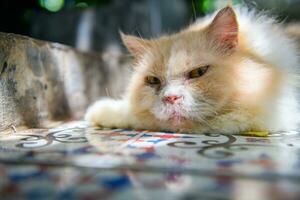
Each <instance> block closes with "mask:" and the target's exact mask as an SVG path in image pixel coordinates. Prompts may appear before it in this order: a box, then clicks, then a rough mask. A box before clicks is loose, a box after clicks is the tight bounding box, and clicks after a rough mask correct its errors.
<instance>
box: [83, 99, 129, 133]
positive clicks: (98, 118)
mask: <svg viewBox="0 0 300 200" xmlns="http://www.w3.org/2000/svg"><path fill="white" fill-rule="evenodd" d="M127 113H128V108H127V105H126V103H124V101H122V100H113V99H102V100H99V101H97V102H96V103H94V104H93V105H92V106H90V107H89V108H88V110H87V112H86V114H85V120H86V121H88V122H90V123H91V124H92V125H96V126H101V127H108V128H115V127H116V128H127V127H128V126H129V119H128V116H127V115H128V114H127Z"/></svg>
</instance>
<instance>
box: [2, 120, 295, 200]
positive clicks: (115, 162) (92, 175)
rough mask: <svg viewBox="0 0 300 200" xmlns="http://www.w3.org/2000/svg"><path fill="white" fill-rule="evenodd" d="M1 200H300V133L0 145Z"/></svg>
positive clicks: (85, 132) (123, 135)
mask: <svg viewBox="0 0 300 200" xmlns="http://www.w3.org/2000/svg"><path fill="white" fill-rule="evenodd" d="M0 199H1V200H2V199H38V200H40V199H129V200H131V199H143V200H144V199H145V200H147V199H149V200H152V199H172V200H173V199H175V200H176V199H182V200H183V199H184V200H191V199H242V200H244V199H245V200H246V199H259V200H265V199H266V200H267V199H285V200H289V199H295V200H296V199H300V133H298V132H296V131H295V132H288V133H283V132H282V133H273V134H271V135H270V136H269V137H247V136H239V135H222V134H206V135H185V134H176V133H163V132H149V131H131V130H121V129H114V130H102V129H97V128H93V127H89V126H88V125H87V124H86V123H84V122H72V123H68V124H64V125H61V126H58V127H56V128H52V129H31V130H26V131H20V132H16V133H11V134H6V135H3V136H1V137H0Z"/></svg>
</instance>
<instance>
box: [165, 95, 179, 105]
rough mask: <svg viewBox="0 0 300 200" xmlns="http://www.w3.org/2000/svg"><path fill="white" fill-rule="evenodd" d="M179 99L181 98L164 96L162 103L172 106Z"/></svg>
mask: <svg viewBox="0 0 300 200" xmlns="http://www.w3.org/2000/svg"><path fill="white" fill-rule="evenodd" d="M181 98H182V96H177V95H170V96H165V97H164V99H163V101H164V102H165V103H169V104H174V103H175V102H176V101H177V100H178V99H181Z"/></svg>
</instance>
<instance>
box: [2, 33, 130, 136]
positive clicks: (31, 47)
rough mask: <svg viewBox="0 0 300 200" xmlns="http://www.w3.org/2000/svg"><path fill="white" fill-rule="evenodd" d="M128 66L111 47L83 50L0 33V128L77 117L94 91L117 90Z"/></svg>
mask: <svg viewBox="0 0 300 200" xmlns="http://www.w3.org/2000/svg"><path fill="white" fill-rule="evenodd" d="M128 69H129V61H128V59H127V58H126V57H125V56H123V55H122V53H121V51H120V50H119V49H118V48H117V47H113V48H111V49H110V50H107V51H106V52H105V53H103V54H100V53H83V52H79V51H76V50H74V49H72V48H70V47H67V46H64V45H60V44H55V43H49V42H43V41H40V40H35V39H32V38H29V37H24V36H20V35H15V34H7V33H0V130H3V129H6V128H8V127H9V126H11V125H14V126H18V125H26V126H29V127H42V126H45V125H46V124H47V123H48V122H50V121H53V120H67V119H78V118H80V117H82V116H83V114H84V111H85V109H86V107H87V106H88V104H90V103H91V102H92V101H95V100H96V99H97V98H99V97H100V96H106V95H108V94H109V95H110V96H113V97H114V96H117V95H118V94H121V93H122V91H123V89H124V82H125V77H127V76H126V74H127V73H128V71H129V70H128ZM108 77H110V78H108Z"/></svg>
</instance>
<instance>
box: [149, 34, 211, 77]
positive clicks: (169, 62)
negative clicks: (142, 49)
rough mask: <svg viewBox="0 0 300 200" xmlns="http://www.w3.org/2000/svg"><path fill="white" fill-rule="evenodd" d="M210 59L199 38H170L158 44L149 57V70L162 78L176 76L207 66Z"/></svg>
mask: <svg viewBox="0 0 300 200" xmlns="http://www.w3.org/2000/svg"><path fill="white" fill-rule="evenodd" d="M208 57H209V56H208V53H207V52H206V51H205V50H204V49H203V48H201V42H199V40H198V39H197V38H196V39H194V38H191V37H190V38H186V37H182V36H178V37H173V38H168V39H166V40H161V41H157V42H156V48H154V49H153V50H152V51H151V52H150V54H149V55H148V57H147V62H148V64H149V65H148V66H149V68H148V70H149V71H150V73H153V74H157V75H161V76H168V77H171V76H176V75H178V74H182V73H183V72H185V71H187V70H189V69H191V68H195V67H197V66H200V65H204V64H206V63H207V58H208Z"/></svg>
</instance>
